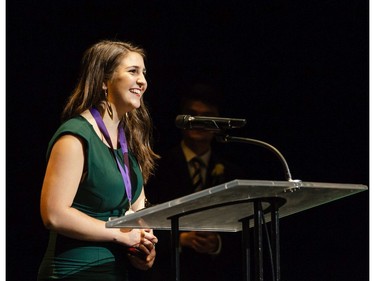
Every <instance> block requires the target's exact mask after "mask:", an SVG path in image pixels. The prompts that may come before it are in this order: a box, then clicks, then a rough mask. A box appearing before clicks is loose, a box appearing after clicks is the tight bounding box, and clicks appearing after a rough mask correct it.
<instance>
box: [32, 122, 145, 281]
mask: <svg viewBox="0 0 375 281" xmlns="http://www.w3.org/2000/svg"><path fill="white" fill-rule="evenodd" d="M66 134H70V135H75V136H78V137H79V138H80V139H81V140H83V142H84V149H85V156H86V161H87V163H86V169H85V171H86V172H87V173H86V175H85V176H84V177H83V180H82V181H81V183H80V185H79V187H78V191H77V194H76V196H75V198H74V202H73V205H72V206H73V207H74V208H76V209H77V210H79V211H81V212H83V213H85V214H87V215H89V216H91V217H94V218H96V219H99V220H103V221H107V220H108V218H109V217H118V216H122V215H123V214H124V212H125V210H127V209H128V207H129V202H128V199H127V196H126V192H125V187H124V183H123V179H122V176H121V173H120V171H119V169H118V167H117V164H116V160H115V159H114V156H113V154H112V152H111V149H110V148H109V147H108V146H106V145H105V144H104V143H103V142H102V141H101V140H100V138H99V137H98V135H97V134H96V133H95V131H94V128H93V127H92V125H91V124H90V123H89V122H88V121H87V120H86V119H85V118H83V117H82V116H79V117H76V118H73V119H70V120H68V121H67V122H65V123H64V124H62V125H61V126H60V128H59V129H58V130H57V132H56V133H55V135H54V136H53V137H52V139H51V141H50V143H49V146H48V150H47V159H48V158H49V156H50V153H51V150H52V147H53V145H54V144H55V142H56V141H57V140H58V139H59V138H60V137H61V136H62V135H66ZM115 153H117V154H118V156H119V157H120V159H123V156H122V153H121V149H117V150H115ZM129 163H130V170H131V176H130V179H131V184H132V195H133V201H136V200H137V198H138V197H139V195H140V193H141V191H142V186H143V179H142V174H141V171H140V168H139V165H138V162H137V160H136V158H135V157H134V155H133V154H132V153H131V152H129ZM129 266H130V264H129V263H128V260H127V258H126V251H125V249H124V247H123V246H121V245H118V244H115V243H110V242H103V243H99V242H87V241H80V240H76V239H71V238H68V237H66V236H63V235H60V234H57V233H55V232H53V231H51V232H50V238H49V243H48V247H47V250H46V253H45V256H44V258H43V261H42V263H41V265H40V268H39V274H38V280H106V281H112V280H116V281H117V280H128V268H129Z"/></svg>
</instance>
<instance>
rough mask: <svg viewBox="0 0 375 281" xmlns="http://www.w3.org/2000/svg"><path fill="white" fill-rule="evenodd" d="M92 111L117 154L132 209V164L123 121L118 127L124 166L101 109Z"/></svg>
mask: <svg viewBox="0 0 375 281" xmlns="http://www.w3.org/2000/svg"><path fill="white" fill-rule="evenodd" d="M90 112H91V114H92V116H94V119H95V121H96V124H97V125H98V127H99V129H100V131H101V132H102V134H103V136H104V138H105V139H106V141H107V143H108V144H109V145H110V147H111V149H112V152H113V154H114V156H115V159H116V162H117V166H118V168H119V170H120V172H121V176H122V180H123V181H124V186H125V192H126V196H127V197H128V200H129V209H131V206H132V205H131V204H132V203H131V202H132V189H131V183H130V176H129V175H130V166H129V155H128V144H127V142H126V136H125V131H124V126H123V122H122V121H121V122H120V124H119V127H118V138H119V142H120V146H121V151H122V154H123V156H124V164H125V165H124V166H123V165H121V163H120V160H119V159H118V157H117V155H116V153H115V152H114V148H113V145H112V141H111V137H110V136H109V133H108V131H107V128H106V126H105V124H104V122H103V118H102V117H101V115H100V113H99V111H98V110H97V109H96V108H94V107H93V108H90ZM124 168H125V169H124Z"/></svg>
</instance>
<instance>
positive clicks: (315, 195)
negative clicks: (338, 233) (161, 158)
mask: <svg viewBox="0 0 375 281" xmlns="http://www.w3.org/2000/svg"><path fill="white" fill-rule="evenodd" d="M367 189H368V188H367V186H365V185H360V184H339V183H320V182H302V181H260V180H233V181H230V182H227V183H224V184H221V185H218V186H214V187H212V188H209V189H205V190H202V191H199V192H196V193H193V194H190V195H187V196H184V197H180V198H178V199H175V200H171V201H168V202H165V203H162V204H159V205H155V206H153V207H150V208H146V209H143V210H140V211H138V212H136V213H133V214H129V215H126V216H122V217H119V218H116V219H113V220H111V221H108V222H106V227H108V228H152V229H159V230H169V229H171V221H170V218H171V217H174V216H178V217H179V229H180V230H182V231H186V230H200V231H222V232H237V231H241V230H242V224H241V222H240V220H241V219H244V218H249V217H251V215H252V214H254V211H253V204H251V202H253V201H254V200H261V202H262V208H263V209H264V210H267V208H268V207H270V205H271V204H270V203H269V202H268V201H269V200H271V199H272V200H274V199H276V200H278V202H279V203H278V204H279V216H280V218H282V217H286V216H289V215H292V214H295V213H298V212H301V211H303V210H306V209H310V208H313V207H316V206H319V205H322V204H325V203H328V202H331V201H334V200H337V199H340V198H343V197H346V196H349V195H353V194H355V193H358V192H361V191H365V190H367ZM265 213H266V215H265V219H266V221H269V220H270V216H269V215H267V212H265ZM250 226H252V224H250Z"/></svg>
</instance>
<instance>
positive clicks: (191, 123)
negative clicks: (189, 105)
mask: <svg viewBox="0 0 375 281" xmlns="http://www.w3.org/2000/svg"><path fill="white" fill-rule="evenodd" d="M175 124H176V126H177V128H180V129H186V130H208V131H221V130H227V129H235V128H241V127H243V126H245V124H246V119H236V118H222V117H208V116H191V115H178V116H177V117H176V121H175Z"/></svg>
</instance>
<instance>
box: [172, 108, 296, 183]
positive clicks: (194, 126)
mask: <svg viewBox="0 0 375 281" xmlns="http://www.w3.org/2000/svg"><path fill="white" fill-rule="evenodd" d="M175 124H176V127H177V128H180V129H185V130H210V131H216V132H218V134H217V135H216V140H217V141H218V142H222V143H228V142H241V143H249V144H255V145H258V146H261V147H264V148H266V149H268V150H270V151H271V152H273V153H274V154H276V156H277V157H278V158H279V160H280V162H281V164H282V166H283V168H284V173H285V177H286V179H287V180H288V181H289V182H294V183H296V184H297V185H298V184H299V183H300V182H301V181H300V180H293V179H292V175H291V173H290V170H289V166H288V163H287V162H286V160H285V158H284V156H283V155H282V154H281V152H280V151H279V150H278V149H277V148H276V147H274V146H272V145H270V144H269V143H266V142H264V141H260V140H256V139H250V138H243V137H233V136H229V135H226V134H224V132H225V130H227V129H234V128H241V127H243V126H244V125H245V124H246V119H238V118H222V117H208V116H191V115H178V116H177V117H176V121H175Z"/></svg>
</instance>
